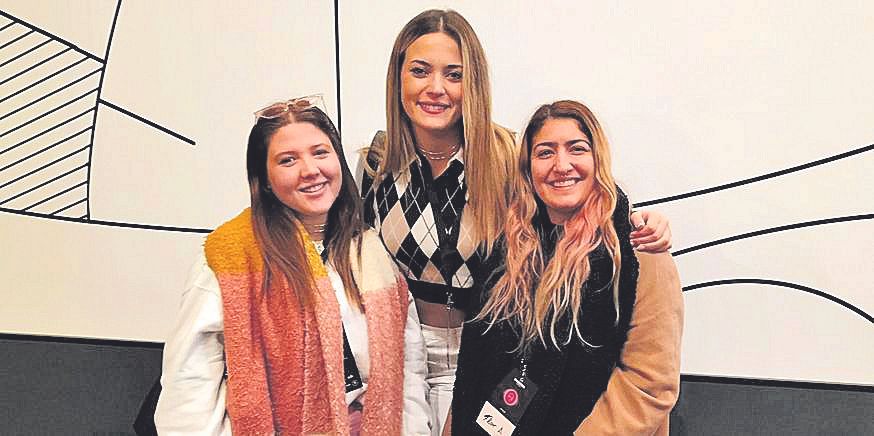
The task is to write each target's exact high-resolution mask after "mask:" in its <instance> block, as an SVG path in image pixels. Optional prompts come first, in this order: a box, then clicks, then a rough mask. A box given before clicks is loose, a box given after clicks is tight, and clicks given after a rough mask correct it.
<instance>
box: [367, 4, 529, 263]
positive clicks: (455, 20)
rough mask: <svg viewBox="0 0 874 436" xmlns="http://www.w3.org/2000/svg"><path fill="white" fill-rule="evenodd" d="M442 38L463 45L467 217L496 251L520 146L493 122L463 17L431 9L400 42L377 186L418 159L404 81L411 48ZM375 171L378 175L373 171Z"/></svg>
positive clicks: (485, 79) (479, 57)
mask: <svg viewBox="0 0 874 436" xmlns="http://www.w3.org/2000/svg"><path fill="white" fill-rule="evenodd" d="M436 32H441V33H445V34H446V35H448V36H450V37H451V38H452V39H454V40H455V42H456V43H457V44H458V46H459V48H460V51H461V58H462V66H463V69H464V71H463V73H462V80H461V84H462V92H463V96H464V97H463V102H462V110H461V113H462V118H461V123H462V127H461V128H462V131H463V132H462V133H463V136H464V152H463V153H464V154H463V157H464V165H465V176H464V177H465V180H466V181H467V185H468V187H469V188H468V191H467V192H468V205H467V207H466V211H467V212H468V213H471V214H472V217H473V223H474V233H475V235H476V238H477V239H478V241H479V243H480V244H484V245H485V246H486V248H487V250H489V251H490V250H491V248H492V246H493V244H494V242H495V241H496V240H497V239H498V237H499V236H500V234H501V229H502V226H503V222H504V217H505V216H506V212H507V207H508V205H509V202H510V197H509V193H510V182H511V180H512V179H513V176H514V172H513V171H514V167H513V155H514V150H515V141H514V139H513V134H512V133H510V132H509V131H508V130H507V129H505V128H503V127H501V126H498V125H497V124H494V123H493V122H492V102H491V88H490V84H489V71H488V63H487V62H486V57H485V53H484V52H483V48H482V44H480V41H479V38H477V36H476V33H475V32H474V31H473V28H472V27H471V26H470V23H468V22H467V20H465V19H464V17H462V16H461V14H459V13H458V12H455V11H453V10H437V9H431V10H427V11H425V12H422V13H421V14H419V15H417V16H416V17H414V18H413V19H412V20H410V22H408V23H407V24H406V25H405V26H404V28H403V29H401V32H400V33H399V34H398V36H397V39H395V43H394V47H392V52H391V58H390V60H389V65H388V72H387V74H386V93H385V96H386V129H387V132H386V133H387V135H386V136H387V137H386V143H385V144H384V149H383V150H377V152H378V153H379V154H381V156H380V158H381V159H380V162H381V163H380V165H379V168H377V169H375V171H373V172H375V177H374V180H375V183H378V180H379V179H380V176H381V175H382V174H385V173H399V172H402V171H404V170H406V168H407V167H408V166H409V165H410V164H411V163H412V162H413V160H414V159H415V158H416V152H415V149H414V147H415V144H414V143H415V139H414V137H413V130H412V126H411V125H410V119H409V117H408V116H407V114H406V112H404V108H403V104H402V103H401V76H402V71H403V64H404V61H405V57H406V50H407V48H408V47H409V46H410V45H411V44H412V43H413V42H414V41H415V40H416V39H418V38H419V37H421V36H422V35H427V34H429V33H436ZM371 170H373V169H371Z"/></svg>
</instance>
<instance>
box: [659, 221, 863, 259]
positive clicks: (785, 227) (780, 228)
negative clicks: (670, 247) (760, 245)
mask: <svg viewBox="0 0 874 436" xmlns="http://www.w3.org/2000/svg"><path fill="white" fill-rule="evenodd" d="M870 219H874V213H866V214H861V215H848V216H841V217H835V218H825V219H821V220H814V221H804V222H800V223H795V224H785V225H782V226H777V227H771V228H768V229H762V230H756V231H754V232H748V233H741V234H740V235H735V236H729V237H727V238H722V239H717V240H715V241H710V242H705V243H703V244H698V245H693V246H691V247H688V248H684V249H682V250H677V251H674V252H672V254H673V255H674V256H682V255H684V254H686V253H691V252H693V251H698V250H703V249H705V248H709V247H713V246H714V245H720V244H727V243H729V242H734V241H737V240H740V239H747V238H753V237H756V236H762V235H767V234H769V233H777V232H783V231H786V230H794V229H801V228H804V227H812V226H821V225H825V224H835V223H844V222H848V221H861V220H870Z"/></svg>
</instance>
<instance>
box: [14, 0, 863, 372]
mask: <svg viewBox="0 0 874 436" xmlns="http://www.w3.org/2000/svg"><path fill="white" fill-rule="evenodd" d="M20 3H21V2H10V1H9V0H3V1H0V10H3V11H5V12H7V13H9V14H12V15H15V16H17V17H19V18H21V19H24V20H25V21H28V22H30V23H32V24H35V25H37V26H40V27H43V28H44V29H46V30H48V31H49V32H52V33H54V34H55V35H62V37H63V38H64V39H67V40H68V41H72V42H74V43H76V44H81V45H82V47H88V50H90V51H92V52H95V53H98V55H99V56H100V57H102V54H103V52H104V51H105V43H104V44H103V46H102V47H101V46H100V44H98V43H95V42H93V41H94V40H97V41H98V42H99V41H105V40H106V37H107V36H108V32H109V28H110V27H111V26H110V25H111V21H112V14H113V13H114V5H113V7H109V8H107V7H106V4H107V3H112V2H106V1H96V0H95V1H93V2H91V3H88V5H92V6H88V7H78V6H77V5H79V2H75V3H74V2H70V3H61V4H60V5H61V6H57V5H56V6H53V7H47V6H45V5H44V4H42V3H38V4H34V5H27V4H20ZM339 3H340V4H339V10H338V12H339V23H340V28H339V34H340V77H339V80H340V84H341V95H340V101H341V102H342V115H343V116H342V129H343V137H344V142H345V145H346V148H347V151H351V150H353V149H356V148H358V147H360V146H362V145H366V144H367V143H369V141H370V138H371V136H372V135H373V133H374V132H375V131H376V130H377V129H380V128H382V127H383V126H384V91H385V69H386V65H387V61H388V56H389V53H390V50H391V45H392V42H393V40H394V37H395V35H396V34H397V32H398V31H399V30H400V28H401V27H402V26H403V25H404V23H406V21H407V20H409V19H410V18H412V17H413V16H414V15H415V14H417V13H418V12H420V11H421V10H423V9H426V8H428V7H452V8H454V9H456V10H458V11H460V12H461V13H462V14H464V15H465V17H467V19H468V20H469V21H470V22H471V23H472V25H473V26H474V28H475V29H476V30H477V33H478V34H479V37H480V38H481V40H482V42H483V45H484V46H485V50H486V53H487V55H488V58H489V62H490V67H491V74H492V84H493V94H494V95H493V101H494V114H495V118H496V120H497V121H498V122H500V123H502V124H504V125H506V126H508V127H511V128H513V129H515V130H519V129H521V128H522V127H523V125H524V122H525V120H526V117H527V116H528V115H530V113H531V112H532V111H533V110H534V109H535V108H536V106H537V105H538V104H540V103H544V102H547V101H550V100H554V99H558V98H573V99H579V100H582V101H584V102H586V103H587V104H589V105H590V106H591V107H592V108H593V109H594V110H595V111H596V113H597V114H598V115H599V117H600V119H601V121H602V122H603V123H604V124H605V125H606V127H607V130H608V134H609V137H610V139H611V141H612V145H613V150H614V156H615V159H614V162H615V164H614V172H615V173H616V175H617V177H618V179H619V180H620V181H621V183H622V185H623V186H624V187H625V188H626V190H627V191H629V192H630V194H631V195H632V198H633V200H634V201H636V202H644V201H649V200H655V199H659V198H664V197H668V196H672V195H677V194H683V193H686V192H690V191H695V190H699V189H705V188H709V187H714V186H718V185H722V184H726V183H731V182H735V181H739V180H743V179H747V178H750V177H755V176H758V175H762V174H767V173H770V172H774V171H778V170H782V169H785V168H789V167H793V166H796V165H801V164H805V163H809V162H813V161H816V160H818V159H822V158H825V157H828V156H832V155H836V154H839V153H843V152H847V151H850V150H853V149H858V148H860V147H863V146H866V145H869V144H872V143H874V124H872V123H871V120H872V119H874V106H872V105H871V103H870V102H871V101H874V79H871V75H870V71H871V70H872V67H874V60H872V59H874V56H872V54H874V38H871V37H870V36H871V31H870V29H871V28H874V6H872V5H870V4H866V3H864V2H856V3H853V2H841V3H840V4H837V5H835V4H828V5H826V4H823V3H820V2H802V3H801V4H799V3H797V2H789V1H776V2H770V3H767V4H762V3H761V2H753V1H746V0H744V1H739V2H733V3H731V4H725V3H723V2H714V1H705V2H697V3H694V2H693V3H689V2H680V1H666V2H658V3H652V2H623V3H621V4H612V3H604V2H588V1H586V2H560V1H540V2H528V1H454V2H440V3H435V2H424V1H405V2H392V3H389V4H384V3H381V4H378V5H377V4H375V3H374V2H352V1H340V2H339ZM259 4H263V6H264V7H263V8H259V9H258V10H254V9H253V8H250V7H245V6H242V5H241V4H238V3H237V2H221V3H215V2H200V1H199V2H183V3H178V4H177V3H176V2H169V1H167V2H125V3H124V4H123V5H122V7H121V13H120V15H119V18H118V22H117V25H116V31H115V35H114V37H113V42H112V47H111V52H110V56H109V61H108V63H107V69H106V76H105V79H104V83H103V91H102V94H101V98H103V99H105V100H107V101H109V102H111V103H114V104H116V105H118V106H121V107H123V108H125V109H127V110H129V111H131V112H134V113H136V114H138V115H140V116H143V117H145V118H147V119H150V120H152V121H153V122H156V123H158V124H160V125H162V126H165V127H167V128H169V129H171V130H173V131H175V132H177V133H180V134H182V135H184V136H186V137H188V138H191V139H193V140H194V141H195V142H196V144H195V145H194V146H191V145H189V144H187V143H185V142H182V141H180V140H178V139H177V138H174V137H172V136H169V135H167V134H165V133H162V132H160V131H157V130H156V129H154V128H152V127H149V126H147V125H145V124H143V123H141V122H139V121H136V120H134V119H132V118H131V117H128V116H126V115H124V114H121V113H119V112H118V111H115V110H113V109H111V108H108V107H105V106H101V107H100V108H99V111H98V120H97V124H96V130H95V132H96V134H95V138H94V148H93V156H92V169H91V185H90V189H91V197H90V202H89V204H90V208H91V219H93V220H106V221H118V222H128V223H141V224H151V225H163V226H173V227H195V228H212V227H214V226H216V225H218V224H219V223H220V222H222V221H223V220H225V219H227V218H228V217H230V216H231V215H232V214H233V213H235V212H236V211H237V210H239V209H240V208H242V207H244V206H245V205H246V203H247V195H246V186H245V174H244V167H243V151H244V147H245V136H246V134H247V131H248V129H249V128H250V126H251V123H252V117H251V112H252V111H253V110H255V109H258V108H259V107H261V106H263V105H264V104H266V103H269V102H271V101H273V100H276V99H279V98H285V97H290V96H297V95H303V94H308V93H311V92H323V93H324V94H325V95H326V101H327V103H328V109H329V112H330V113H331V114H332V115H336V105H335V102H336V100H335V99H336V95H335V90H336V79H337V78H336V77H335V68H336V65H335V51H334V22H333V20H334V11H333V10H332V5H331V4H330V2H318V3H316V2H273V3H269V2H262V3H259ZM535 4H536V6H535ZM59 16H64V17H66V16H72V17H76V19H75V20H73V19H63V18H59ZM74 21H75V22H77V23H87V25H85V24H83V25H82V26H77V27H74V26H71V25H70V24H69V23H71V22H74ZM4 22H5V21H2V20H0V27H2V26H3V23H4ZM107 23H109V24H107ZM95 29H96V30H95ZM95 32H96V33H99V35H102V36H103V39H102V40H101V39H99V38H95V37H93V35H92V34H94V33H95ZM3 35H4V33H0V45H2V41H5V40H6V39H4V38H3ZM89 35H91V36H89ZM77 41H81V42H77ZM86 41H89V42H86ZM13 48H14V47H13ZM8 51H9V49H5V50H3V51H0V63H2V62H3V59H4V57H5V56H8V55H9V53H8ZM2 76H3V70H2V69H0V77H2ZM3 86H8V84H7V85H0V98H2V96H3V89H4V88H3ZM7 107H8V102H0V116H2V114H3V112H5V111H6V108H7ZM10 110H11V109H10ZM35 124H39V123H35ZM2 128H3V125H2V124H0V129H2ZM6 141H8V138H3V137H0V149H2V148H5V145H6ZM347 154H349V155H350V156H351V153H347ZM872 156H874V150H872V151H866V152H863V153H859V154H857V155H855V156H853V157H849V158H846V159H840V160H836V161H834V162H831V163H827V164H824V165H820V166H816V167H813V168H809V169H806V170H803V171H798V172H793V173H791V174H787V175H783V176H780V177H774V178H769V179H767V180H764V181H760V182H757V183H751V184H746V185H743V186H740V187H736V188H732V189H727V190H721V191H717V192H713V193H710V194H706V195H700V196H694V197H690V198H686V199H682V200H676V201H672V202H667V203H661V204H658V205H656V206H654V207H655V208H657V209H659V210H661V211H663V212H664V213H666V214H667V215H669V216H670V218H671V220H672V228H673V230H674V241H675V244H674V249H675V252H680V253H682V254H680V255H679V256H677V257H676V261H677V265H678V267H679V268H680V273H681V276H682V279H683V284H684V286H693V285H696V284H701V283H705V282H711V281H716V280H727V279H764V280H774V281H778V282H782V283H790V284H794V285H799V286H803V287H807V288H812V289H816V290H819V291H822V292H825V293H828V294H830V295H832V296H834V297H837V298H840V299H842V300H844V301H846V302H847V303H849V304H851V305H853V306H855V307H857V308H859V309H861V310H862V311H864V312H866V313H867V314H869V315H874V292H872V290H874V286H872V280H871V273H870V271H871V270H872V266H874V265H872V262H871V260H870V255H868V254H867V253H866V252H865V248H867V247H870V246H871V245H874V236H872V234H874V232H872V230H874V224H872V223H874V221H872V220H871V219H865V220H854V221H847V222H839V223H832V224H823V225H818V226H809V227H803V228H797V229H792V230H787V231H782V232H773V233H768V234H765V235H761V236H758V237H755V238H747V239H741V240H737V241H734V242H729V243H725V244H720V245H715V246H712V247H710V248H705V249H700V250H693V251H688V252H686V251H685V250H686V249H689V248H690V247H694V246H696V245H698V244H702V243H706V242H709V241H714V240H717V239H720V238H726V237H731V236H734V235H739V234H743V233H747V232H754V231H758V230H763V229H768V228H772V227H776V226H782V225H790V224H795V223H801V222H807V221H816V220H827V219H832V218H837V217H846V216H852V215H859V214H872V213H874V195H872V194H871V189H870V188H871V187H872V186H874V175H872V172H871V171H870V168H872V164H874V157H872ZM5 158H6V157H4V156H3V155H2V154H0V167H2V166H3V165H5V164H4V163H3V162H4V161H3V159H5ZM350 160H352V158H351V157H350ZM352 163H353V165H354V162H352ZM3 177H4V174H3V172H0V184H2V183H4V182H3ZM2 193H3V191H2V190H0V194H2ZM0 196H2V195H0ZM0 201H2V198H0ZM0 207H5V206H3V205H0ZM201 238H202V235H197V234H189V233H179V232H162V231H157V230H140V229H125V228H117V227H104V226H95V225H89V224H81V223H68V222H57V221H55V220H50V219H43V218H33V217H22V216H17V215H13V214H12V213H9V212H0V244H2V246H3V247H14V250H5V249H4V250H3V252H2V254H0V259H2V263H0V277H3V278H4V283H6V284H4V285H0V294H2V295H3V296H4V301H12V302H13V303H14V304H12V305H8V304H6V305H3V306H2V307H0V331H3V332H11V333H28V334H50V335H69V336H86V337H102V338H123V339H134V340H161V339H162V338H163V336H164V334H165V333H166V330H167V326H168V325H169V323H171V322H172V319H173V316H174V315H175V309H176V305H177V304H178V293H179V291H180V290H181V286H182V284H183V282H184V280H185V275H186V272H187V269H188V267H189V265H190V262H191V261H192V260H193V257H194V253H195V252H196V251H197V249H198V247H199V243H200V240H201ZM58 246H60V247H61V248H59V249H55V248H53V247H58ZM686 314H687V321H686V330H685V337H684V351H683V371H684V373H692V374H708V375H721V376H742V377H761V378H776V379H790V380H808V381H826V382H842V383H858V384H874V372H872V371H871V370H870V362H871V361H872V360H874V323H872V322H870V321H868V320H866V319H864V318H863V317H862V316H860V315H859V314H856V313H854V312H852V311H850V310H848V309H847V308H845V307H843V306H840V305H838V304H836V303H834V302H830V301H828V300H826V299H825V298H822V297H818V296H815V295H812V294H810V293H804V292H801V291H799V290H796V289H791V288H788V287H785V286H772V285H763V284H733V285H722V286H713V287H706V288H701V289H696V290H692V291H689V292H688V293H687V294H686Z"/></svg>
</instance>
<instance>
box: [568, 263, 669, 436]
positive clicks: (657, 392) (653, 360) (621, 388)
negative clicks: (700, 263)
mask: <svg viewBox="0 0 874 436" xmlns="http://www.w3.org/2000/svg"><path fill="white" fill-rule="evenodd" d="M636 255H637V258H638V261H639V262H640V274H639V277H638V281H637V295H636V297H635V303H634V313H633V314H632V316H631V325H630V328H629V331H628V339H627V341H626V342H625V346H624V348H623V349H622V354H621V355H620V357H619V362H618V363H617V365H616V368H614V370H613V374H612V375H611V376H610V381H609V382H608V385H607V390H606V391H605V392H604V393H603V394H602V395H601V398H599V399H598V402H597V403H596V404H595V407H594V408H593V409H592V413H591V414H589V416H588V417H586V419H584V420H583V422H582V424H581V425H580V427H579V428H578V429H577V431H576V432H575V434H576V435H596V434H597V435H614V434H615V435H653V434H657V435H667V434H668V418H669V415H670V412H671V409H672V408H673V407H674V403H676V401H677V396H678V395H679V391H680V343H681V338H682V333H683V295H682V290H681V288H680V279H679V275H678V273H677V267H676V265H675V264H674V260H673V258H672V257H671V255H670V254H669V253H659V254H647V253H640V252H637V253H636Z"/></svg>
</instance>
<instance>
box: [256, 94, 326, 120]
mask: <svg viewBox="0 0 874 436" xmlns="http://www.w3.org/2000/svg"><path fill="white" fill-rule="evenodd" d="M311 107H317V108H319V109H321V110H322V112H324V111H325V100H324V99H323V98H322V94H313V95H307V96H304V97H297V98H292V99H291V100H288V101H281V102H277V103H273V104H271V105H270V106H267V107H265V108H264V109H261V110H259V111H257V112H255V119H256V120H257V119H259V118H265V119H268V120H270V119H273V118H278V117H281V116H282V115H284V114H286V113H287V112H292V113H294V112H300V111H304V110H306V109H309V108H311Z"/></svg>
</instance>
